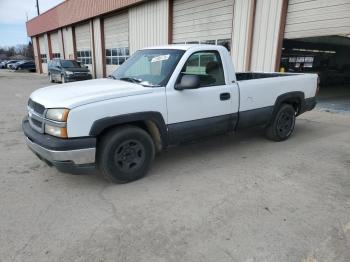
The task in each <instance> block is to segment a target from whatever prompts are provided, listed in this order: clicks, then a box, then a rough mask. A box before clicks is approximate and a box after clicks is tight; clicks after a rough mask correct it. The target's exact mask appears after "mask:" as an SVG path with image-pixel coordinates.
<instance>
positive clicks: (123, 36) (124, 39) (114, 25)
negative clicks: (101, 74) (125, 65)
mask: <svg viewBox="0 0 350 262" xmlns="http://www.w3.org/2000/svg"><path fill="white" fill-rule="evenodd" d="M104 35H105V49H112V48H129V14H128V12H123V13H119V14H116V15H114V16H111V17H107V18H105V19H104ZM117 67H118V65H110V64H106V74H107V76H108V75H110V74H111V73H112V72H113V71H114V70H115V69H116V68H117Z"/></svg>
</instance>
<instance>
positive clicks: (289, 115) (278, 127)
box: [266, 104, 295, 141]
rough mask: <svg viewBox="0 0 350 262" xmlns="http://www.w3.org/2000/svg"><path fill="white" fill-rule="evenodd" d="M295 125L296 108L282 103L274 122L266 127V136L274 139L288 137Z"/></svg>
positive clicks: (278, 139)
mask: <svg viewBox="0 0 350 262" xmlns="http://www.w3.org/2000/svg"><path fill="white" fill-rule="evenodd" d="M294 127H295V110H294V108H293V106H291V105H288V104H282V106H281V107H280V108H279V109H278V112H277V114H276V115H275V118H274V119H273V121H272V123H271V124H270V125H269V126H268V127H267V128H266V136H267V137H268V138H269V139H271V140H273V141H284V140H286V139H288V138H289V137H290V136H291V135H292V134H293V131H294Z"/></svg>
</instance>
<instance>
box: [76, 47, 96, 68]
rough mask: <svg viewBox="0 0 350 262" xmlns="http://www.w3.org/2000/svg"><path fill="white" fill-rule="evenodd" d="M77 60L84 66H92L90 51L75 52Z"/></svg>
mask: <svg viewBox="0 0 350 262" xmlns="http://www.w3.org/2000/svg"><path fill="white" fill-rule="evenodd" d="M77 60H78V61H79V62H80V63H82V64H84V65H91V64H92V58H91V51H90V50H82V51H77Z"/></svg>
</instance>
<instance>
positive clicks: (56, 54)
mask: <svg viewBox="0 0 350 262" xmlns="http://www.w3.org/2000/svg"><path fill="white" fill-rule="evenodd" d="M50 39H51V48H52V57H53V58H60V57H61V54H60V40H59V37H58V32H55V33H51V34H50Z"/></svg>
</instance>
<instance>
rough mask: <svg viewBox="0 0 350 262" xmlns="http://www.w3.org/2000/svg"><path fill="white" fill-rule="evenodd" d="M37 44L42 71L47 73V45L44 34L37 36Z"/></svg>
mask: <svg viewBox="0 0 350 262" xmlns="http://www.w3.org/2000/svg"><path fill="white" fill-rule="evenodd" d="M39 46H40V59H41V66H42V70H43V73H45V74H46V73H47V59H48V52H47V45H46V41H45V37H44V36H40V37H39Z"/></svg>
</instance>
